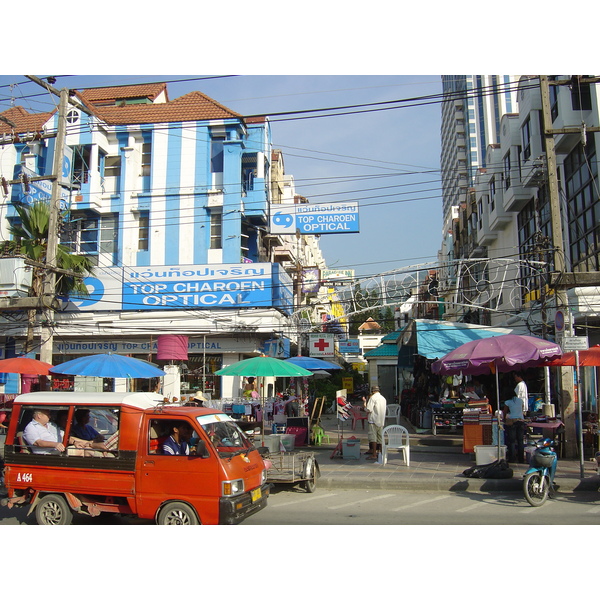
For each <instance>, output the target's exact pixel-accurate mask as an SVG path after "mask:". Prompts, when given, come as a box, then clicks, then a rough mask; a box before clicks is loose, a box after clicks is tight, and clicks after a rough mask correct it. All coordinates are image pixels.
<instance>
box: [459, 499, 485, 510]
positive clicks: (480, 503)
mask: <svg viewBox="0 0 600 600" xmlns="http://www.w3.org/2000/svg"><path fill="white" fill-rule="evenodd" d="M484 504H485V503H484V502H475V503H474V504H471V505H469V506H465V507H464V508H458V509H456V511H455V512H459V513H463V512H469V511H470V510H475V509H476V508H481V507H482V506H483V505H484Z"/></svg>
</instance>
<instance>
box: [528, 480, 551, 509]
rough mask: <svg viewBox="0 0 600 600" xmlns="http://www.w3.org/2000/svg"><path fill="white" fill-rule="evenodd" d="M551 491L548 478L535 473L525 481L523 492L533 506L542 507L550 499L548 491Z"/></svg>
mask: <svg viewBox="0 0 600 600" xmlns="http://www.w3.org/2000/svg"><path fill="white" fill-rule="evenodd" d="M549 490H550V482H549V481H548V477H546V476H545V475H543V474H542V473H540V472H539V471H535V472H534V473H529V474H528V475H526V476H525V480H524V481H523V492H524V493H525V498H526V499H527V502H529V504H531V506H542V504H544V502H546V500H547V499H548V491H549Z"/></svg>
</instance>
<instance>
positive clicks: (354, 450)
mask: <svg viewBox="0 0 600 600" xmlns="http://www.w3.org/2000/svg"><path fill="white" fill-rule="evenodd" d="M342 457H343V458H345V459H350V460H359V459H360V440H359V439H358V438H356V437H354V436H352V437H351V438H348V439H346V440H342Z"/></svg>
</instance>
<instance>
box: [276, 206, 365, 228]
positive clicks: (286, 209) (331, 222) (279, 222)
mask: <svg viewBox="0 0 600 600" xmlns="http://www.w3.org/2000/svg"><path fill="white" fill-rule="evenodd" d="M270 230H271V233H272V234H277V235H285V234H289V235H296V233H299V234H300V235H323V234H326V233H359V231H360V229H359V220H358V202H340V203H329V204H290V205H282V206H279V207H277V208H274V209H273V213H272V214H271V219H270Z"/></svg>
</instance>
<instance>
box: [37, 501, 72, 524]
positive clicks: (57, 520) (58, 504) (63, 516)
mask: <svg viewBox="0 0 600 600" xmlns="http://www.w3.org/2000/svg"><path fill="white" fill-rule="evenodd" d="M35 520H36V521H37V524H38V525H70V524H71V522H72V521H73V511H72V510H71V507H70V506H69V504H68V503H67V501H66V500H65V498H64V497H63V496H60V495H59V494H48V495H47V496H44V497H43V498H42V499H41V500H39V502H38V503H37V505H36V507H35Z"/></svg>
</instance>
